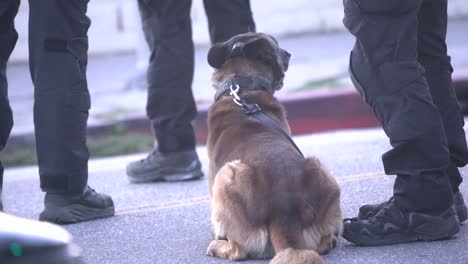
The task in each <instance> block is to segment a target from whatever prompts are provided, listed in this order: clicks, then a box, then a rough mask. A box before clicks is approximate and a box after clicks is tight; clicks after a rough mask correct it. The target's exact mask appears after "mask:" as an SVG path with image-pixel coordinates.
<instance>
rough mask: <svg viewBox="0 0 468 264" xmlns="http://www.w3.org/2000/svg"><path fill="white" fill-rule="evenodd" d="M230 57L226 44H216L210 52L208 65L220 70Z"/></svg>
mask: <svg viewBox="0 0 468 264" xmlns="http://www.w3.org/2000/svg"><path fill="white" fill-rule="evenodd" d="M228 57H229V51H228V45H227V44H226V43H218V44H215V45H213V46H212V47H211V48H210V50H209V51H208V64H209V65H210V66H211V67H213V68H215V69H219V68H221V66H222V65H223V64H224V63H225V62H226V61H227V60H228Z"/></svg>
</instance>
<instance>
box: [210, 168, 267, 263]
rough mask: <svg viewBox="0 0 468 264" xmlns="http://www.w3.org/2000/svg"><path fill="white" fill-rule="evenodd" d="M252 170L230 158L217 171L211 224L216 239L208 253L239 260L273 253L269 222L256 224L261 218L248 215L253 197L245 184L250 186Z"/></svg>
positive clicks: (213, 188) (213, 189)
mask: <svg viewBox="0 0 468 264" xmlns="http://www.w3.org/2000/svg"><path fill="white" fill-rule="evenodd" d="M251 174H253V170H252V169H251V168H250V167H249V166H248V165H246V164H244V163H242V162H241V161H231V162H228V163H227V164H225V165H224V166H223V167H222V168H221V169H220V170H219V172H218V173H217V174H216V177H215V180H214V183H213V187H212V190H211V191H212V197H211V224H212V227H213V231H214V234H215V239H216V240H214V241H213V242H211V244H210V246H209V248H208V252H207V253H208V254H209V255H212V256H217V257H222V258H227V259H236V260H241V259H242V258H247V256H248V257H249V258H265V257H268V255H270V256H271V253H269V252H271V250H268V245H269V243H268V241H269V239H268V230H267V228H266V226H262V225H261V224H258V225H253V224H252V222H257V223H259V221H255V220H254V219H250V218H248V213H247V212H248V210H249V209H248V206H249V204H248V201H249V200H252V199H254V198H253V197H252V195H253V194H252V192H253V190H252V189H249V188H248V187H246V186H251V182H250V180H249V179H250V178H251V177H250V175H251ZM259 215H261V213H260V212H258V214H255V217H258V216H259ZM260 222H261V221H260Z"/></svg>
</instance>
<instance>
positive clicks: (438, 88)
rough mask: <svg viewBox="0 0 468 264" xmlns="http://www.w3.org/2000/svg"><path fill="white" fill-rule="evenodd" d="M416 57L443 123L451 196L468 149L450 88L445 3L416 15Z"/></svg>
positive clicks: (430, 1) (427, 5) (428, 4)
mask: <svg viewBox="0 0 468 264" xmlns="http://www.w3.org/2000/svg"><path fill="white" fill-rule="evenodd" d="M418 20H419V30H418V54H419V62H420V63H421V65H422V66H423V67H424V69H425V70H426V79H427V82H428V84H429V87H430V90H431V94H432V100H433V101H434V103H435V105H436V106H437V109H438V110H439V112H440V115H441V117H442V121H443V122H444V128H445V135H446V137H447V141H448V146H449V150H450V160H451V165H450V167H449V171H448V174H449V177H450V181H451V184H452V188H453V191H454V193H457V192H459V189H458V186H459V185H460V183H461V182H462V177H461V176H460V172H459V171H458V168H457V167H463V166H465V165H466V164H467V162H468V149H467V144H466V138H465V131H464V130H463V125H464V121H463V114H462V112H461V108H460V106H459V103H458V100H457V97H456V95H455V91H454V89H453V84H452V71H453V70H452V66H451V64H450V57H449V56H447V45H446V42H445V39H446V34H447V0H426V1H425V2H424V3H423V4H422V7H421V10H420V12H419V18H418Z"/></svg>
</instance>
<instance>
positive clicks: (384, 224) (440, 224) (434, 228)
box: [343, 201, 460, 246]
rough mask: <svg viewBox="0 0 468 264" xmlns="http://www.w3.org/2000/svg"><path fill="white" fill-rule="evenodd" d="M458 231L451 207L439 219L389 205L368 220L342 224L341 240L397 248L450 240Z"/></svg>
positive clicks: (455, 217)
mask: <svg viewBox="0 0 468 264" xmlns="http://www.w3.org/2000/svg"><path fill="white" fill-rule="evenodd" d="M459 231H460V223H459V221H458V217H457V215H456V213H455V210H454V209H453V207H450V208H449V209H447V210H446V211H444V212H442V213H440V214H439V215H429V214H424V213H418V212H404V211H402V210H400V208H398V206H397V205H396V204H395V202H394V201H390V202H389V203H388V204H387V205H386V206H384V207H383V208H382V209H381V210H380V211H378V212H377V213H376V214H375V215H374V216H372V217H370V218H369V219H367V220H358V219H352V220H348V221H345V223H344V228H343V238H344V239H346V240H348V241H350V242H352V243H355V244H357V245H362V246H379V245H390V244H400V243H407V242H414V241H419V240H422V241H432V240H440V239H445V238H449V237H451V236H453V235H455V234H457V233H458V232H459Z"/></svg>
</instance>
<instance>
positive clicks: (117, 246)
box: [4, 129, 468, 264]
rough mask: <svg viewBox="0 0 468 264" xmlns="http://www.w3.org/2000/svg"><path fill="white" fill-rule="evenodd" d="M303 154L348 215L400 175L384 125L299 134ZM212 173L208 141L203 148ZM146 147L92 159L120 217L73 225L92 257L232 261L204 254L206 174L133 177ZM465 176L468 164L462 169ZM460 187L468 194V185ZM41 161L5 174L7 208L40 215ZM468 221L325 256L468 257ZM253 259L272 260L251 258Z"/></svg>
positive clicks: (369, 259) (371, 259)
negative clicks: (389, 161)
mask: <svg viewBox="0 0 468 264" xmlns="http://www.w3.org/2000/svg"><path fill="white" fill-rule="evenodd" d="M295 140H296V142H297V144H298V145H299V146H300V148H301V149H302V151H303V152H304V154H306V155H315V156H318V157H319V158H320V159H321V160H322V161H323V162H324V163H325V164H326V165H327V166H328V167H329V169H330V170H331V172H332V173H333V174H334V175H335V176H336V177H337V179H338V182H339V184H340V186H341V188H342V209H343V213H344V217H351V216H354V215H355V213H356V212H357V209H358V208H359V206H360V205H362V204H364V203H373V202H380V201H383V200H385V199H386V198H388V197H389V196H390V195H391V189H392V182H393V177H391V176H385V175H384V174H383V168H382V166H381V164H380V154H381V153H382V152H384V151H386V150H387V149H388V148H389V145H388V144H387V143H386V142H387V140H386V138H385V135H384V133H383V132H382V131H381V130H380V129H373V130H354V131H339V132H332V133H326V134H316V135H309V136H301V137H296V138H295ZM197 151H198V153H199V155H200V157H201V159H202V163H203V168H204V170H205V172H206V171H207V168H208V161H207V155H206V148H205V147H199V148H198V149H197ZM141 157H143V154H140V155H132V156H125V157H115V158H108V159H102V160H92V161H91V162H90V184H91V186H93V187H94V188H96V189H97V190H99V191H103V192H106V193H109V194H111V195H112V196H113V198H114V201H115V204H116V208H117V215H116V216H115V217H113V218H109V219H104V220H98V221H93V222H88V223H82V224H76V225H69V226H66V228H67V229H68V230H69V231H70V232H71V233H72V234H73V235H74V237H75V239H76V241H77V242H78V243H79V245H80V246H81V247H82V249H83V256H84V260H85V261H86V263H88V264H132V263H135V264H137V263H138V264H145V263H148V264H149V263H151V264H155V263H161V264H163V263H199V264H202V263H203V264H205V263H220V264H221V263H228V262H227V261H224V260H220V259H215V258H210V257H207V256H205V255H204V253H205V250H206V247H207V246H208V244H209V242H210V240H211V239H212V234H211V231H210V222H209V204H208V190H207V179H206V178H205V179H203V180H201V181H193V182H184V183H151V184H140V185H135V184H129V183H128V182H127V180H126V176H125V171H124V168H125V165H126V164H127V163H128V162H129V161H133V160H135V159H138V158H141ZM462 173H463V174H464V175H467V174H468V169H463V170H462ZM461 190H462V192H463V193H464V195H465V197H468V187H467V185H466V184H462V186H461ZM42 199H43V194H42V193H40V192H39V187H38V177H37V168H36V167H28V168H19V169H10V170H7V171H6V173H5V184H4V204H5V207H6V208H5V209H6V212H9V213H12V214H15V215H20V216H25V217H29V218H37V216H38V214H39V213H40V211H41V209H42ZM467 243H468V225H467V224H465V225H463V226H462V229H461V232H460V233H459V234H458V235H457V236H456V237H455V238H454V239H451V240H448V241H440V242H431V243H414V244H407V245H398V246H385V247H372V248H370V247H369V248H367V247H356V246H352V245H351V244H349V243H347V242H346V241H343V240H341V241H340V243H339V246H338V249H337V250H334V251H332V253H331V254H329V255H328V256H325V257H324V259H325V262H326V263H346V264H349V263H366V264H367V263H379V264H387V263H388V264H390V263H391V264H394V263H405V264H406V263H418V264H419V263H430V264H438V263H440V264H442V263H454V264H466V263H468V251H467V250H466V244H467ZM247 263H267V261H249V262H247Z"/></svg>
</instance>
